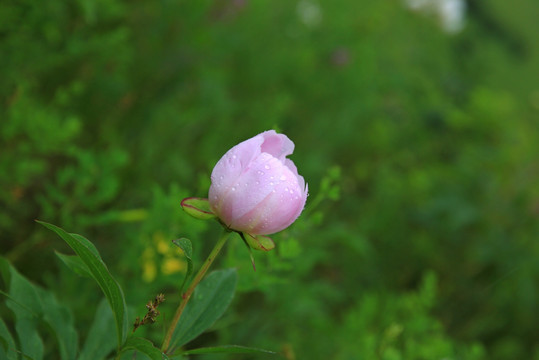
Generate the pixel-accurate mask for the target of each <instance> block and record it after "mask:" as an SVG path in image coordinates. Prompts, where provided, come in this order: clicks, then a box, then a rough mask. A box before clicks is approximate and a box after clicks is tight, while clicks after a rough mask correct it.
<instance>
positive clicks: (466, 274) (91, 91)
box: [0, 0, 539, 360]
mask: <svg viewBox="0 0 539 360" xmlns="http://www.w3.org/2000/svg"><path fill="white" fill-rule="evenodd" d="M305 4H310V5H311V6H312V5H313V4H314V5H315V6H318V8H319V10H320V17H319V18H318V20H317V21H312V22H304V21H302V17H301V13H300V10H301V8H302V7H304V6H306V5H305ZM467 4H468V12H467V18H466V27H465V28H464V30H463V31H462V32H460V33H458V34H447V33H445V32H443V31H442V30H441V29H440V27H439V26H438V24H437V22H436V21H435V19H434V18H433V17H429V16H424V15H422V14H419V13H416V12H413V11H410V10H409V9H407V8H406V7H405V6H403V5H402V3H401V2H399V1H390V0H388V1H367V0H354V1H352V0H335V1H331V2H330V1H319V2H313V1H307V0H303V1H300V2H297V1H281V0H277V1H241V0H218V1H180V0H162V1H142V0H141V1H134V2H126V1H120V0H98V1H90V0H76V1H73V2H67V1H62V0H51V1H46V2H36V1H31V0H5V1H2V2H1V3H0V79H1V80H0V209H1V210H0V251H1V252H2V254H5V256H6V257H7V258H8V259H9V260H10V261H11V262H12V264H13V265H14V266H15V267H16V268H17V269H19V271H20V272H21V273H22V274H24V275H25V276H26V277H28V278H30V279H32V280H33V281H34V282H36V283H39V284H41V285H43V286H45V287H48V288H51V289H53V291H54V293H55V294H56V296H57V297H58V301H59V302H61V303H64V304H65V305H66V307H67V308H68V309H70V311H71V312H72V313H73V316H74V318H75V321H76V324H77V328H78V330H79V332H80V333H81V336H82V338H83V339H84V337H85V336H87V334H86V333H85V331H87V330H85V329H87V328H88V326H89V324H91V322H92V321H93V320H92V319H93V316H94V313H95V310H96V308H97V304H98V303H99V301H100V299H101V296H100V293H99V292H98V291H97V288H96V287H95V285H93V284H92V283H91V282H89V281H81V279H80V278H79V277H78V276H77V275H76V274H73V273H71V272H70V271H68V270H67V268H66V267H65V266H64V265H63V264H61V263H60V261H59V260H58V259H57V258H56V257H55V255H54V250H58V251H60V252H64V253H67V252H69V251H68V250H67V247H66V246H65V245H64V244H63V243H62V241H61V240H60V239H58V238H55V237H54V236H53V235H51V233H49V232H46V231H45V230H44V229H43V228H41V227H40V226H39V225H37V224H36V223H34V221H33V220H34V219H40V220H44V221H47V222H51V223H55V224H58V225H59V226H61V227H63V228H64V229H66V230H68V231H70V232H76V233H80V234H83V235H85V236H86V237H87V238H89V239H90V240H92V241H93V242H94V243H95V244H96V246H97V248H98V249H99V250H100V252H101V254H102V255H103V258H104V260H105V261H106V263H107V264H108V266H109V268H110V269H111V272H112V273H113V274H114V275H115V277H116V278H117V279H118V280H119V282H120V283H121V284H122V286H123V287H124V289H125V292H126V299H127V302H128V305H129V306H130V315H131V316H132V317H133V319H130V321H134V317H135V316H136V315H143V314H144V312H145V308H144V304H145V303H146V302H147V301H148V300H149V299H151V298H152V297H154V296H155V294H156V293H158V292H164V293H165V294H166V297H167V301H166V304H163V307H164V308H163V311H162V314H164V316H163V317H164V319H162V320H161V323H158V324H156V325H154V326H153V327H152V328H148V327H145V328H142V329H141V330H140V331H141V334H146V335H147V336H149V337H150V338H152V339H154V341H155V342H156V343H159V342H160V341H161V339H162V326H163V325H162V324H163V323H166V322H167V320H169V319H170V318H171V316H172V311H173V308H174V304H176V303H177V302H178V299H179V296H178V294H176V291H175V290H176V289H177V286H178V285H179V283H180V281H181V273H177V272H176V273H175V272H171V271H167V269H166V267H164V266H162V265H163V264H164V263H165V262H166V261H169V260H171V259H176V260H175V261H176V263H178V262H181V257H179V256H178V255H177V254H176V253H175V251H176V250H175V249H174V247H173V245H172V244H171V243H170V240H172V239H176V238H179V237H182V236H185V237H189V238H190V239H192V241H193V245H194V258H195V260H198V264H200V261H201V259H203V257H204V256H205V254H207V252H208V250H209V248H211V246H212V242H213V241H214V239H216V237H217V235H218V233H219V229H218V226H217V225H216V224H206V223H202V222H196V221H195V220H193V219H191V218H189V217H188V216H187V215H185V214H183V213H182V212H181V210H180V207H179V202H180V200H181V199H182V198H184V197H187V196H202V197H203V196H205V195H206V194H207V189H208V187H209V174H210V173H211V169H212V167H213V165H214V164H215V163H216V161H217V160H218V159H219V158H220V156H221V155H222V154H224V152H225V151H226V150H227V149H228V148H230V147H231V146H233V145H235V144H236V143H238V142H240V141H242V140H245V139H247V138H249V137H252V136H254V135H255V134H257V133H259V132H261V131H264V130H267V129H270V128H275V129H278V130H279V131H282V132H284V133H285V134H287V135H288V136H289V137H290V138H291V139H292V140H293V141H294V142H295V144H296V151H295V153H294V155H293V156H292V159H293V160H294V161H295V163H296V164H297V166H298V168H299V171H300V173H301V174H302V175H303V176H304V177H305V179H306V180H307V181H308V183H309V190H310V194H311V195H310V197H309V199H308V202H307V207H306V210H305V211H304V214H303V215H302V216H301V217H300V219H299V220H298V221H297V222H296V223H295V224H294V225H293V226H292V227H291V228H290V229H288V230H286V231H284V232H282V233H280V234H277V235H275V236H274V239H275V242H276V244H277V248H276V250H274V251H273V252H271V253H269V254H262V253H257V254H256V259H257V271H256V272H253V270H252V268H251V265H250V261H249V258H248V255H247V253H246V251H245V249H244V245H243V244H242V243H241V242H240V241H239V240H238V239H235V240H234V241H231V242H230V243H229V244H228V245H227V248H226V252H225V256H223V257H222V259H221V263H220V265H221V266H234V267H237V268H238V271H239V281H240V283H239V292H238V294H237V295H236V298H235V300H234V302H233V305H232V309H230V310H229V311H228V312H227V313H226V315H225V317H224V318H223V319H221V320H220V321H219V322H218V323H217V324H216V325H215V328H214V329H212V331H210V332H208V333H207V334H205V335H203V336H202V337H200V338H199V339H197V340H195V342H194V343H192V344H190V345H189V347H194V346H195V345H196V346H213V345H218V344H227V343H235V344H242V345H248V346H255V347H261V348H268V349H273V350H276V351H280V352H281V353H282V355H283V356H284V358H286V359H387V360H393V359H442V358H443V359H494V360H496V359H539V345H538V343H537V339H538V338H539V331H538V329H539V328H538V326H537V319H539V307H538V304H539V261H538V257H539V242H538V238H539V163H538V159H539V124H538V112H539V88H538V83H537V79H539V67H538V66H537V64H538V63H539V38H538V37H537V36H536V35H537V30H538V29H537V22H536V21H537V18H538V16H539V3H537V2H535V1H532V0H515V1H512V2H506V1H502V0H491V1H489V2H481V1H476V0H469V1H468V3H467ZM298 9H299V10H298ZM163 241H165V242H166V243H167V245H168V244H170V245H169V246H170V249H171V250H170V252H169V251H165V250H163V249H162V245H160V244H161V243H162V242H163ZM152 269H153V270H152ZM152 271H153V274H154V275H153V276H152V275H151V274H152ZM167 306H168V307H167ZM131 309H132V310H131ZM135 314H136V315H135ZM0 316H1V317H2V318H3V319H4V320H5V321H6V323H7V325H8V326H11V325H12V323H11V322H10V321H12V320H13V318H12V314H11V313H10V311H9V310H8V309H7V308H6V307H4V306H2V307H0ZM10 324H11V325H10ZM144 332H145V333H144ZM48 340H49V341H48V342H46V343H45V353H46V354H47V356H49V357H50V358H55V356H56V355H55V354H57V350H56V349H54V342H53V341H52V339H48ZM259 357H261V356H257V357H256V358H259ZM200 358H204V357H200ZM208 358H220V357H219V356H211V357H210V356H208ZM231 358H235V359H237V358H245V359H250V358H253V356H252V355H245V356H244V357H240V356H234V357H231Z"/></svg>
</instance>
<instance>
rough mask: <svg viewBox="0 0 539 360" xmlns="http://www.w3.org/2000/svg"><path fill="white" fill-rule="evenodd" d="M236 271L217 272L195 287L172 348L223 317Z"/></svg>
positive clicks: (189, 339) (232, 288)
mask: <svg viewBox="0 0 539 360" xmlns="http://www.w3.org/2000/svg"><path fill="white" fill-rule="evenodd" d="M236 282H237V273H236V270H235V269H225V270H217V271H214V272H212V273H211V274H209V275H208V276H207V277H206V278H205V279H204V280H202V281H201V282H200V284H198V286H197V287H196V289H195V292H194V294H193V296H192V297H191V300H190V301H189V302H188V303H187V306H186V307H185V310H184V312H183V314H182V317H181V318H180V322H179V324H178V326H177V327H176V330H175V331H174V335H173V336H172V344H173V346H183V345H184V344H186V343H187V342H189V341H191V340H193V339H194V338H196V337H197V336H198V335H200V334H201V333H202V332H204V331H205V330H206V329H208V328H209V327H210V326H212V325H213V324H214V323H215V321H217V319H219V318H220V317H221V315H223V313H224V312H225V310H226V309H227V307H228V305H230V302H231V301H232V298H233V297H234V291H235V288H236Z"/></svg>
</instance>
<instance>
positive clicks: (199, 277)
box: [161, 231, 229, 353]
mask: <svg viewBox="0 0 539 360" xmlns="http://www.w3.org/2000/svg"><path fill="white" fill-rule="evenodd" d="M228 234H229V232H226V231H225V232H224V234H223V235H221V237H220V238H219V240H218V241H217V244H215V246H214V248H213V249H212V251H211V252H210V254H209V255H208V258H207V259H206V261H204V264H203V265H202V267H201V268H200V270H199V271H198V273H197V274H196V275H195V277H194V278H193V281H192V282H191V284H190V285H189V288H187V290H186V291H185V292H184V293H183V294H182V301H181V302H180V305H179V306H178V309H177V310H176V314H174V318H173V319H172V323H171V324H170V327H169V328H168V331H167V334H166V335H165V340H164V341H163V346H161V351H163V352H164V353H166V352H167V351H168V347H169V345H170V341H171V340H172V334H174V330H175V329H176V326H177V325H178V321H179V320H180V317H181V316H182V313H183V310H184V309H185V306H186V305H187V302H188V301H189V299H190V298H191V295H193V291H194V290H195V288H196V286H197V285H198V283H200V281H201V280H202V278H203V277H204V275H205V274H206V272H207V271H208V269H209V268H210V266H211V264H212V263H213V261H214V260H215V258H216V257H217V254H219V251H221V249H222V248H223V246H224V245H225V243H226V240H227V239H228Z"/></svg>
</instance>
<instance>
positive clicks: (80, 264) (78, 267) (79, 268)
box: [55, 251, 92, 278]
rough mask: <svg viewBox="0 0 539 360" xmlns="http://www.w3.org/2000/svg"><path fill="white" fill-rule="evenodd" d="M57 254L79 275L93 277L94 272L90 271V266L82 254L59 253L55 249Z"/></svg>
mask: <svg viewBox="0 0 539 360" xmlns="http://www.w3.org/2000/svg"><path fill="white" fill-rule="evenodd" d="M55 254H56V256H58V258H59V259H60V260H62V262H63V263H64V264H66V266H67V267H68V268H69V269H71V270H72V271H73V272H75V273H76V274H77V275H80V276H84V277H89V278H91V277H92V274H91V273H90V270H89V269H88V266H86V264H85V263H84V261H82V260H81V258H80V256H78V255H66V254H62V253H59V252H57V251H55Z"/></svg>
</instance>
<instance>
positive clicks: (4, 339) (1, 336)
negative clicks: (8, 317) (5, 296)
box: [0, 318, 18, 360]
mask: <svg viewBox="0 0 539 360" xmlns="http://www.w3.org/2000/svg"><path fill="white" fill-rule="evenodd" d="M16 349H17V347H16V345H15V340H13V337H12V336H11V333H10V332H9V329H8V328H7V326H6V324H5V323H4V320H2V318H0V358H2V359H8V360H16V359H18V355H17V351H16Z"/></svg>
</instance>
